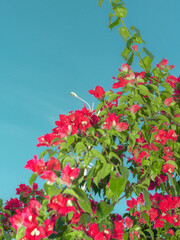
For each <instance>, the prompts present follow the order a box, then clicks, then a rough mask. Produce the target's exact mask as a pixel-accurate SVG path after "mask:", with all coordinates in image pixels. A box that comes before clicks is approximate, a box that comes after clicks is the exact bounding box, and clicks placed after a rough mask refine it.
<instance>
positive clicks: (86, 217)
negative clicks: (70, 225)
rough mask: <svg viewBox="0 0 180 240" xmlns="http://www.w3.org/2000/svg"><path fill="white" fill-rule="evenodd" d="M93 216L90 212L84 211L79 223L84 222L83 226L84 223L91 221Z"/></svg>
mask: <svg viewBox="0 0 180 240" xmlns="http://www.w3.org/2000/svg"><path fill="white" fill-rule="evenodd" d="M91 219H92V218H91V216H90V215H89V214H88V213H82V214H81V217H80V219H79V222H78V224H79V225H80V224H83V226H84V225H86V224H87V223H88V222H90V221H91Z"/></svg>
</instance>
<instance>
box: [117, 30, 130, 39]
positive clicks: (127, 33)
mask: <svg viewBox="0 0 180 240" xmlns="http://www.w3.org/2000/svg"><path fill="white" fill-rule="evenodd" d="M119 34H120V35H121V37H122V38H123V39H124V41H125V42H127V41H128V38H129V32H128V30H127V29H126V28H125V27H120V28H119Z"/></svg>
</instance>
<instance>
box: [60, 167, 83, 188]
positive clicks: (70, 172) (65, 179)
mask: <svg viewBox="0 0 180 240" xmlns="http://www.w3.org/2000/svg"><path fill="white" fill-rule="evenodd" d="M79 171H80V169H79V168H70V166H69V164H67V165H66V166H65V167H64V168H63V170H62V177H61V182H62V183H64V184H66V185H67V186H69V185H70V184H71V180H74V179H76V178H77V176H78V175H79Z"/></svg>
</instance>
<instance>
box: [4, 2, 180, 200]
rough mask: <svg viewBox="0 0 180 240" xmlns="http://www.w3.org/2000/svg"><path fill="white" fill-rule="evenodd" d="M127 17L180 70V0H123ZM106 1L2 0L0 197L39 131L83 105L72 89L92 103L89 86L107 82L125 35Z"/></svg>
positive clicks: (22, 172)
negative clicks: (111, 21)
mask: <svg viewBox="0 0 180 240" xmlns="http://www.w3.org/2000/svg"><path fill="white" fill-rule="evenodd" d="M126 2H127V9H128V15H127V18H126V20H125V21H126V23H127V25H128V26H131V25H134V26H135V27H137V28H139V29H140V31H141V35H142V38H143V39H144V40H145V41H146V47H147V48H148V49H149V50H150V51H151V52H152V53H153V54H154V55H155V60H154V64H156V63H158V62H159V61H160V60H161V59H162V58H163V57H165V58H166V59H168V60H169V64H174V65H175V66H176V68H175V70H173V71H172V73H173V74H175V76H179V74H180V71H179V67H180V58H179V56H178V55H179V53H180V44H179V39H180V33H179V31H178V29H179V23H180V15H179V9H180V1H178V0H174V1H171V2H169V1H167V0H158V1H157V0H151V1H144V0H134V1H130V0H127V1H126ZM109 10H110V4H109V1H107V0H105V1H104V4H103V7H102V8H99V7H98V1H97V0H91V1H87V0H78V1H74V0H69V1H65V0H61V1H59V0H51V1H49V0H39V1H37V0H31V1H24V0H16V1H1V2H0V36H1V37H0V89H1V92H0V112H1V115H0V116H1V117H0V134H1V138H0V146H1V147H0V149H1V165H0V166H1V168H0V169H1V174H0V183H1V185H0V198H2V199H4V200H7V199H10V197H15V189H16V187H17V186H18V185H19V184H20V183H28V180H29V177H30V176H31V172H30V171H28V170H26V169H24V166H25V164H26V162H27V161H28V160H29V159H31V158H33V156H34V155H35V154H37V155H38V156H39V154H40V152H41V150H43V149H40V148H39V149H38V148H37V147H36V144H37V138H38V137H39V136H41V135H43V134H45V133H47V132H50V131H51V129H52V128H53V127H54V126H55V125H54V121H55V120H58V116H59V114H67V113H68V112H69V111H71V110H75V109H81V108H82V107H83V104H82V103H81V102H80V101H79V100H76V99H74V98H72V97H71V96H70V94H69V93H70V92H71V91H73V92H76V93H77V94H78V95H79V96H81V97H82V98H84V99H85V100H87V101H88V102H89V103H90V104H92V102H93V101H94V103H95V105H96V104H97V101H96V100H94V98H93V97H92V96H91V95H89V94H88V90H90V89H93V88H94V87H95V86H96V85H101V86H102V87H104V89H105V90H109V89H110V88H111V87H112V84H113V80H112V76H116V75H117V73H118V70H117V68H119V67H120V66H121V65H122V63H124V61H123V59H122V58H121V56H120V52H121V51H122V50H123V48H124V42H123V40H121V37H120V36H119V34H118V30H117V29H113V31H111V30H110V29H109V28H108V13H109Z"/></svg>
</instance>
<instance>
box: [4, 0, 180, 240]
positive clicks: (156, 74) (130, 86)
mask: <svg viewBox="0 0 180 240" xmlns="http://www.w3.org/2000/svg"><path fill="white" fill-rule="evenodd" d="M101 4H102V0H100V1H99V5H100V6H101ZM111 5H112V13H110V15H109V21H110V22H109V27H110V28H111V29H112V28H113V27H116V26H118V25H120V28H119V29H118V30H119V33H120V35H121V36H122V37H123V39H124V40H125V48H124V50H123V52H122V53H121V55H122V57H123V58H124V59H125V61H126V63H124V64H122V66H121V68H120V69H119V72H118V74H117V77H113V82H112V89H111V90H109V91H107V92H105V91H104V89H103V88H102V87H101V86H96V87H95V89H94V90H93V89H91V90H89V93H90V94H92V95H93V96H94V97H95V98H97V99H98V100H99V104H98V105H97V107H96V109H95V110H92V109H88V108H87V107H86V106H85V105H84V107H83V108H82V109H81V110H76V111H75V112H72V111H71V112H69V114H68V115H62V114H60V115H59V120H57V121H56V122H55V127H54V129H53V130H52V132H51V133H47V134H45V135H44V136H41V137H39V138H38V144H37V146H38V147H41V146H45V147H46V149H45V150H44V151H43V152H42V153H41V155H40V156H37V155H35V156H34V157H33V158H32V159H30V160H29V161H27V163H26V165H25V168H26V169H28V170H30V171H32V177H31V178H30V181H29V186H28V185H25V184H20V185H19V187H18V188H17V189H16V191H17V192H16V193H17V195H18V198H14V199H12V198H11V199H10V201H7V202H6V203H5V204H3V203H2V202H1V204H0V217H1V218H0V229H1V230H0V239H17V240H19V239H22V240H40V239H63V240H66V239H67V240H69V239H79V240H81V239H84V240H88V239H94V240H97V239H98V240H108V239H125V240H128V239H131V240H135V239H171V240H174V239H180V180H179V173H180V172H179V169H180V155H179V149H180V142H179V135H180V107H179V101H180V90H179V89H180V88H179V85H180V78H177V77H175V76H173V75H171V73H170V71H171V70H172V69H173V68H174V66H173V65H168V61H167V60H166V59H164V58H163V59H162V61H160V62H159V63H158V64H156V66H155V67H154V68H153V69H152V68H151V63H152V60H153V55H152V54H151V53H150V52H149V51H148V50H147V49H146V48H145V47H143V45H144V41H143V40H142V38H141V35H140V32H139V30H138V29H136V28H135V27H134V26H132V27H131V29H130V30H128V29H127V27H126V25H125V23H124V18H125V16H126V13H127V10H126V7H125V4H124V3H123V2H122V1H121V0H114V1H111ZM142 55H143V57H142ZM136 58H137V59H138V61H139V65H140V66H141V67H142V72H135V71H133V70H132V66H131V65H132V64H133V61H134V59H136ZM71 94H72V95H73V96H74V97H78V96H77V95H76V94H75V93H71ZM45 159H46V160H45ZM36 178H41V179H43V181H44V186H43V189H39V187H38V185H37V183H36ZM96 196H99V198H95V197H96ZM95 199H96V201H95ZM97 199H99V200H98V201H97ZM123 199H126V204H127V209H126V212H125V213H124V215H122V216H121V215H119V214H118V213H116V212H115V210H114V209H115V207H116V209H118V206H121V205H122V200H123Z"/></svg>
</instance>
